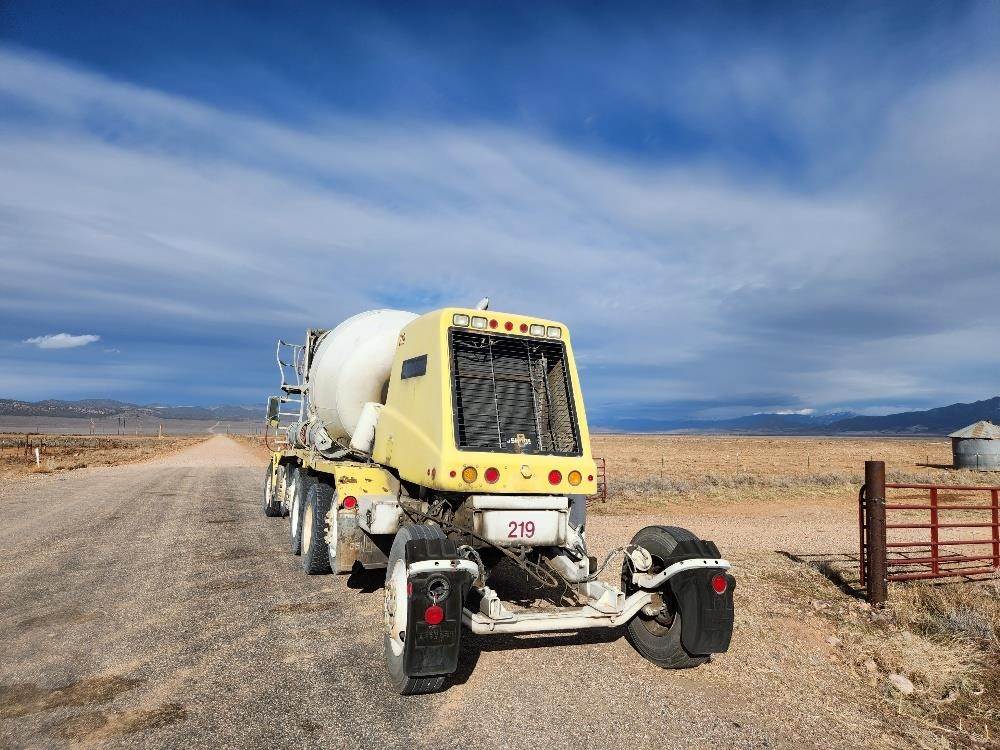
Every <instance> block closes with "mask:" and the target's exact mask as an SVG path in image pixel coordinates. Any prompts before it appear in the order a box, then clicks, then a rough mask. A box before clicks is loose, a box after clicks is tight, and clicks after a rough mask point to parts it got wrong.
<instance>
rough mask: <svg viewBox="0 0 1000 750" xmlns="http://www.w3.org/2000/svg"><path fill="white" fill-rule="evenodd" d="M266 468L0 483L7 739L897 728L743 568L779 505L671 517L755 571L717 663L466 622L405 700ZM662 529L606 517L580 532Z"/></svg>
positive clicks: (34, 743)
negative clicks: (270, 488)
mask: <svg viewBox="0 0 1000 750" xmlns="http://www.w3.org/2000/svg"><path fill="white" fill-rule="evenodd" d="M262 472H263V467H262V462H261V460H260V458H259V457H258V456H257V455H255V454H254V453H252V452H251V451H250V450H248V449H247V448H245V447H243V446H242V445H241V444H238V443H236V442H234V441H232V440H230V439H228V438H227V437H225V436H221V435H217V436H215V437H212V438H211V439H209V440H208V441H207V442H205V443H203V444H201V445H200V446H196V447H195V448H191V449H187V450H185V451H183V452H180V453H178V454H175V455H173V456H170V457H166V458H161V459H159V460H156V461H154V462H150V463H146V464H140V465H132V466H121V467H113V468H102V469H81V470H78V471H73V472H69V473H64V474H59V475H50V476H37V477H30V478H28V479H25V480H23V481H22V480H18V481H16V482H12V483H9V484H7V485H6V486H5V487H4V488H3V489H2V490H0V500H2V502H3V507H4V508H5V510H6V513H5V518H4V522H3V525H2V528H0V604H2V612H0V643H2V644H3V648H2V650H3V653H2V657H0V747H4V748H29V747H39V748H42V747H44V748H49V747H63V746H66V747H80V746H83V747H90V746H94V747H184V748H197V747H212V748H277V747H292V746H295V747H300V748H303V747H305V748H308V747H321V746H322V747H326V748H360V747H363V748H367V749H369V750H375V749H376V748H396V747H400V748H403V747H415V746H416V747H434V748H449V747H463V748H478V747H483V748H487V747H488V748H495V747H510V748H529V747H545V748H574V749H575V750H579V748H589V747H595V748H599V747H623V746H624V747H653V746H655V747H670V748H704V747H723V748H725V747H739V748H757V747H863V746H865V745H867V744H868V742H870V741H871V740H872V739H873V738H877V737H879V736H881V733H882V732H884V730H885V728H884V727H881V726H880V725H878V724H877V723H876V720H875V719H873V718H870V714H869V712H868V711H867V708H866V704H865V702H864V700H862V699H859V698H858V697H857V696H855V695H854V693H853V692H851V691H849V690H848V689H847V688H845V687H844V685H845V679H844V674H845V673H844V671H843V670H844V665H842V664H838V663H837V661H838V660H837V659H836V657H835V656H833V657H832V658H831V654H830V653H829V652H830V647H829V646H828V645H827V644H826V643H825V642H824V638H825V637H826V635H827V632H828V631H827V630H824V628H828V627H829V626H827V625H825V624H824V623H823V622H822V621H820V620H818V619H816V620H814V619H811V618H810V617H809V616H806V617H803V616H801V614H800V613H798V612H795V611H791V610H789V609H788V608H787V607H784V605H783V604H782V603H781V601H780V599H778V600H775V599H774V598H773V596H772V595H771V593H770V592H771V589H770V588H769V587H770V586H771V584H770V583H769V581H770V579H769V578H768V577H767V576H766V575H763V574H756V573H753V572H752V571H753V570H754V569H757V568H761V569H763V568H764V567H768V569H771V568H772V567H773V566H779V568H780V566H783V565H785V566H791V565H793V563H791V562H790V561H787V560H785V559H784V558H780V557H779V556H775V555H773V554H772V552H773V550H774V549H776V548H777V546H776V545H778V544H780V542H776V541H775V540H774V539H770V545H769V546H768V545H765V546H764V548H763V550H762V549H761V543H760V539H761V538H764V539H768V537H769V536H770V535H776V536H779V537H783V538H787V541H788V542H789V543H790V544H793V545H794V544H799V545H800V546H803V541H802V540H803V531H802V529H801V527H800V525H799V523H794V524H793V523H791V522H790V521H783V520H781V519H782V516H780V515H779V516H774V515H770V516H769V515H767V514H764V515H759V516H758V517H756V518H755V517H752V515H751V516H750V517H748V518H746V519H744V521H743V522H741V524H737V525H734V523H733V521H732V516H731V514H729V515H728V516H724V515H722V514H717V515H716V516H714V517H713V516H711V515H709V516H705V515H698V516H692V517H691V518H689V519H681V520H683V521H684V522H686V523H689V524H690V525H691V526H692V527H693V528H694V529H695V530H696V531H698V532H700V533H701V534H702V535H703V536H706V537H709V538H711V537H712V536H713V535H714V536H715V537H716V538H717V540H718V541H719V542H720V544H721V545H722V546H723V550H724V552H726V553H727V554H730V552H731V554H730V556H731V557H732V558H733V559H735V560H736V562H737V563H738V564H740V565H741V566H743V568H744V569H745V572H743V573H738V575H739V576H740V586H739V588H738V590H737V593H738V597H737V607H738V612H739V614H738V624H737V634H736V638H735V641H734V645H733V649H732V650H731V651H730V653H728V654H726V655H723V656H720V657H717V658H716V659H715V660H714V661H713V662H712V663H710V664H708V665H706V666H705V667H703V668H700V669H698V670H691V671H685V672H667V671H663V670H660V669H658V668H656V667H654V666H652V665H651V664H648V663H647V662H645V661H644V660H643V659H642V658H640V657H639V655H638V654H636V653H635V652H634V651H633V650H632V649H631V647H630V646H629V645H628V644H627V642H626V641H625V640H624V639H623V638H621V637H620V633H619V632H611V633H595V632H593V631H592V632H591V633H589V634H583V635H579V636H576V635H574V636H546V637H533V638H530V637H529V638H512V637H502V638H499V637H494V638H481V637H476V636H473V635H469V634H466V636H465V640H464V641H463V644H464V645H463V657H462V662H461V666H460V670H459V672H458V674H457V675H455V677H454V679H453V680H452V681H451V683H450V685H449V687H448V689H447V690H446V691H445V692H444V693H441V694H438V695H431V696H418V697H412V698H401V697H399V696H397V695H395V694H394V693H392V692H390V690H389V688H388V685H387V681H386V679H385V677H384V675H383V665H382V653H381V651H382V640H381V638H382V636H381V630H380V626H381V620H380V618H381V606H382V590H381V580H380V578H381V577H380V576H377V575H376V576H368V577H365V576H358V575H352V576H351V577H344V576H322V577H313V578H308V577H306V576H305V575H304V574H302V572H301V570H300V568H299V559H298V558H296V557H292V556H291V555H290V554H288V544H287V532H286V529H287V522H286V521H285V520H284V519H268V518H264V517H263V515H262V514H261V512H260V509H259V502H258V500H259V491H260V481H261V478H262ZM816 513H817V518H816V525H815V527H814V528H816V529H819V531H817V532H816V536H815V538H812V539H811V541H810V542H809V544H808V545H804V546H803V549H802V551H823V550H824V549H832V548H833V547H839V548H842V549H850V548H851V547H850V545H851V542H852V536H851V534H852V533H853V525H852V523H851V519H850V514H849V513H848V514H847V522H845V521H844V519H843V518H842V515H843V514H842V513H840V512H835V511H834V510H831V509H819V510H817V511H816ZM824 514H825V515H824ZM668 520H670V519H663V518H616V517H594V518H593V519H592V523H591V526H590V530H589V536H590V537H591V538H592V539H594V540H595V541H596V540H600V546H601V547H608V546H609V545H611V544H617V543H621V542H623V541H627V539H628V538H629V537H630V536H631V534H632V533H633V532H634V531H635V530H637V529H638V528H640V527H641V526H643V525H645V524H647V523H649V522H654V521H655V522H660V523H663V522H666V521H668ZM673 520H674V521H677V520H678V519H673ZM727 545H728V547H727ZM805 546H807V547H809V549H805ZM763 555H767V556H768V557H767V559H766V566H765V565H764V562H762V561H764V557H763ZM757 562H761V564H760V565H757V564H756V563H757ZM803 671H808V673H809V675H810V678H809V680H808V681H807V682H803V681H802V680H801V674H802V672H803Z"/></svg>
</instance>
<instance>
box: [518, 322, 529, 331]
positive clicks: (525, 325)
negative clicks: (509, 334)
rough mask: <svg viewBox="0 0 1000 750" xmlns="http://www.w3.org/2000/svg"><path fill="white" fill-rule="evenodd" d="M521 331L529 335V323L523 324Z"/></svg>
mask: <svg viewBox="0 0 1000 750" xmlns="http://www.w3.org/2000/svg"><path fill="white" fill-rule="evenodd" d="M520 331H521V333H527V332H528V324H527V323H521V326H520Z"/></svg>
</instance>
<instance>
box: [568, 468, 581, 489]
mask: <svg viewBox="0 0 1000 750" xmlns="http://www.w3.org/2000/svg"><path fill="white" fill-rule="evenodd" d="M566 478H567V479H568V480H569V483H570V484H571V485H573V486H574V487H576V486H577V485H578V484H580V482H582V481H583V474H581V473H580V472H578V471H577V470H576V469H574V470H573V471H571V472H570V473H569V475H568V476H567V477H566Z"/></svg>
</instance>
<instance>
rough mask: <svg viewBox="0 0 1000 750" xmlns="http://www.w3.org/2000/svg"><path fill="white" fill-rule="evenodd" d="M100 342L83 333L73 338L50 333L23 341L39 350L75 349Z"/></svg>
mask: <svg viewBox="0 0 1000 750" xmlns="http://www.w3.org/2000/svg"><path fill="white" fill-rule="evenodd" d="M100 340H101V337H100V336H95V335H94V334H92V333H85V334H82V335H79V336H74V335H73V334H70V333H51V334H49V335H48V336H35V337H34V338H30V339H25V340H24V343H25V344H34V345H35V346H37V347H38V348H39V349H75V348H77V347H79V346H86V345H87V344H93V343H94V342H95V341H100Z"/></svg>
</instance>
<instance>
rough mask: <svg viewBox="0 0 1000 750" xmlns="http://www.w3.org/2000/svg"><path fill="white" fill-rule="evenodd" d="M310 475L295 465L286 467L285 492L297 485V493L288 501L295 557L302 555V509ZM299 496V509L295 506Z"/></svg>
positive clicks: (289, 522) (290, 539) (291, 540)
mask: <svg viewBox="0 0 1000 750" xmlns="http://www.w3.org/2000/svg"><path fill="white" fill-rule="evenodd" d="M309 478H310V477H309V474H307V473H306V472H305V471H303V470H302V469H301V468H299V467H298V466H295V465H294V464H287V465H286V466H285V492H286V493H287V492H288V490H289V488H290V487H291V486H292V483H293V482H294V484H295V493H294V494H293V495H292V496H291V497H290V498H289V500H288V543H289V546H290V547H291V551H292V554H293V555H300V554H302V509H303V508H304V507H305V500H306V495H305V491H308V489H309V488H308V486H307V485H308V479H309ZM296 495H297V496H298V501H299V504H298V507H296V506H295V499H296V498H295V496H296Z"/></svg>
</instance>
